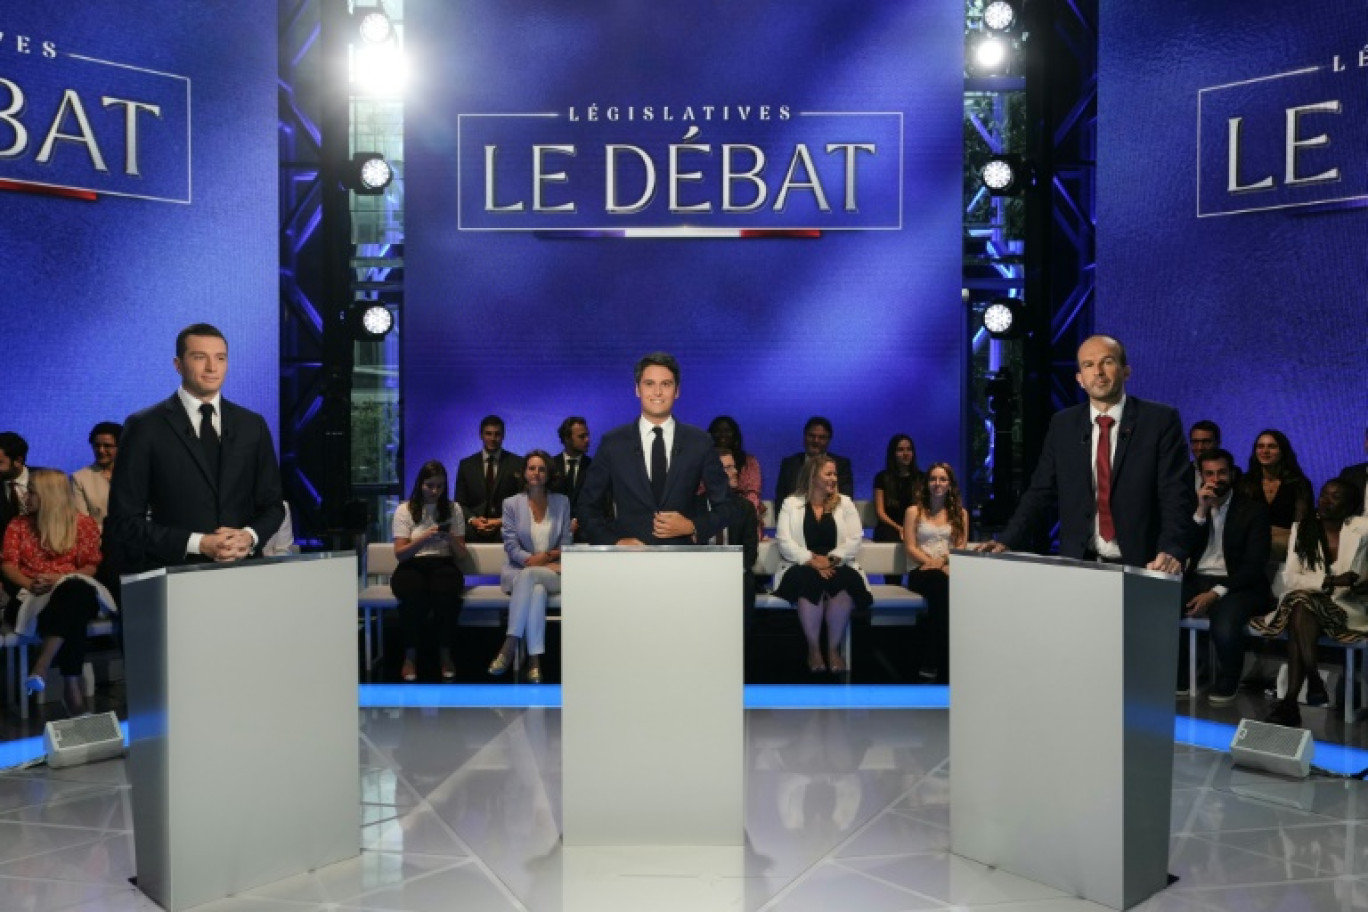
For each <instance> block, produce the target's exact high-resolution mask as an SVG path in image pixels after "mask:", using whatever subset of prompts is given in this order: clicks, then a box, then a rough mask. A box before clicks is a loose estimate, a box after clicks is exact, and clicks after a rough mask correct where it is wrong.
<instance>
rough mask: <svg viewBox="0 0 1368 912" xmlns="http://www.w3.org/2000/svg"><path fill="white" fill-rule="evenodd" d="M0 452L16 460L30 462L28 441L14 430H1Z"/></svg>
mask: <svg viewBox="0 0 1368 912" xmlns="http://www.w3.org/2000/svg"><path fill="white" fill-rule="evenodd" d="M0 453H4V454H5V456H6V457H7V458H9V459H12V460H14V461H15V462H22V463H25V464H27V463H28V441H27V440H25V439H24V438H23V437H20V436H19V435H18V434H16V433H14V431H3V432H0Z"/></svg>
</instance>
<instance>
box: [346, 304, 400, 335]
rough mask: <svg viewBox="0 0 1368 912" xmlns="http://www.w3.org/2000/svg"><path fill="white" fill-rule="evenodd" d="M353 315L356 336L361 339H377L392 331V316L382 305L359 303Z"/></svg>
mask: <svg viewBox="0 0 1368 912" xmlns="http://www.w3.org/2000/svg"><path fill="white" fill-rule="evenodd" d="M354 314H355V318H356V329H357V334H358V335H359V336H360V337H361V338H363V339H379V338H380V337H381V336H384V335H385V334H387V333H388V332H389V331H390V330H391V329H394V314H392V313H390V309H389V308H388V307H386V306H385V305H383V304H376V303H371V302H366V301H360V302H358V303H357V305H356V310H355V311H354Z"/></svg>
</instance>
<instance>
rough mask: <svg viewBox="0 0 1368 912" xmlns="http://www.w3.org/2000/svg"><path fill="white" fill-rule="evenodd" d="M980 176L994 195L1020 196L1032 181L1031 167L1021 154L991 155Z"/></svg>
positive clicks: (984, 184) (981, 169)
mask: <svg viewBox="0 0 1368 912" xmlns="http://www.w3.org/2000/svg"><path fill="white" fill-rule="evenodd" d="M979 178H980V179H981V180H982V181H983V186H985V187H987V188H988V192H989V193H990V194H992V195H993V196H1019V195H1020V194H1021V192H1022V191H1023V190H1025V189H1026V188H1027V187H1028V186H1030V185H1031V182H1032V180H1031V169H1030V167H1029V166H1028V165H1027V164H1026V162H1025V161H1023V160H1022V158H1021V156H1020V155H990V156H989V157H988V160H987V161H986V162H984V163H983V167H982V168H980V169H979Z"/></svg>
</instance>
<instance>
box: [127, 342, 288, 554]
mask: <svg viewBox="0 0 1368 912" xmlns="http://www.w3.org/2000/svg"><path fill="white" fill-rule="evenodd" d="M172 363H173V364H174V365H175V368H176V372H177V373H179V374H180V377H181V385H180V388H179V389H177V390H176V392H175V393H174V394H172V396H171V398H169V399H167V400H166V401H164V402H160V403H158V404H157V405H154V406H152V407H150V408H147V409H144V410H143V411H141V412H138V413H137V414H135V415H132V416H130V417H129V418H128V420H127V421H125V422H124V430H123V435H122V436H121V437H120V438H119V459H118V461H117V462H116V463H115V464H114V477H113V478H112V479H111V480H110V488H109V515H108V517H106V519H105V525H104V531H105V535H106V536H107V537H108V538H109V539H110V541H111V543H112V544H114V545H115V546H117V553H116V555H115V557H116V559H117V560H118V561H119V566H120V569H122V570H123V571H124V572H133V571H137V570H142V569H151V568H154V567H164V566H168V565H173V564H183V563H191V562H195V561H211V560H212V561H229V560H237V559H240V558H244V557H249V556H252V555H254V554H256V553H258V550H259V546H260V544H261V543H263V542H265V541H266V540H267V539H269V538H270V537H271V536H272V535H274V534H275V532H276V530H277V529H279V528H280V523H281V521H282V520H283V519H284V516H285V509H284V506H283V500H282V497H281V491H280V466H279V463H278V462H277V461H276V452H275V445H274V443H273V442H272V441H271V432H270V429H269V428H268V427H267V426H266V420H265V419H264V418H262V417H261V416H260V415H258V414H257V413H256V412H253V411H249V410H248V409H245V408H243V407H242V406H240V405H235V404H234V403H232V402H229V401H228V400H227V399H224V398H223V395H222V393H221V390H222V387H223V380H224V377H225V376H226V375H227V373H228V342H227V340H226V339H224V337H223V333H221V332H220V331H219V330H218V329H217V328H215V327H213V326H210V325H209V324H208V323H196V324H194V325H192V326H188V327H186V328H185V329H183V330H181V332H180V334H179V335H177V336H176V357H175V359H174V361H173V362H172Z"/></svg>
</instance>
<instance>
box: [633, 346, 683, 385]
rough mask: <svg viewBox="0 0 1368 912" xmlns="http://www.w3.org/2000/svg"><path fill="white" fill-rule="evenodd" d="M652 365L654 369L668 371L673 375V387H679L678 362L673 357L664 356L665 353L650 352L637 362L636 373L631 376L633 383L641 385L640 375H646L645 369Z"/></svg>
mask: <svg viewBox="0 0 1368 912" xmlns="http://www.w3.org/2000/svg"><path fill="white" fill-rule="evenodd" d="M653 365H654V366H655V367H664V368H667V369H669V371H670V373H672V374H674V382H675V386H678V385H679V362H678V361H676V360H675V359H674V355H670V354H666V353H665V352H651V353H650V354H649V355H646V356H645V357H644V358H642V359H641V360H640V361H638V362H637V363H636V371H635V373H634V375H633V376H634V378H635V382H637V383H638V384H639V383H641V375H642V374H644V373H646V368H648V367H651V366H653Z"/></svg>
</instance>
